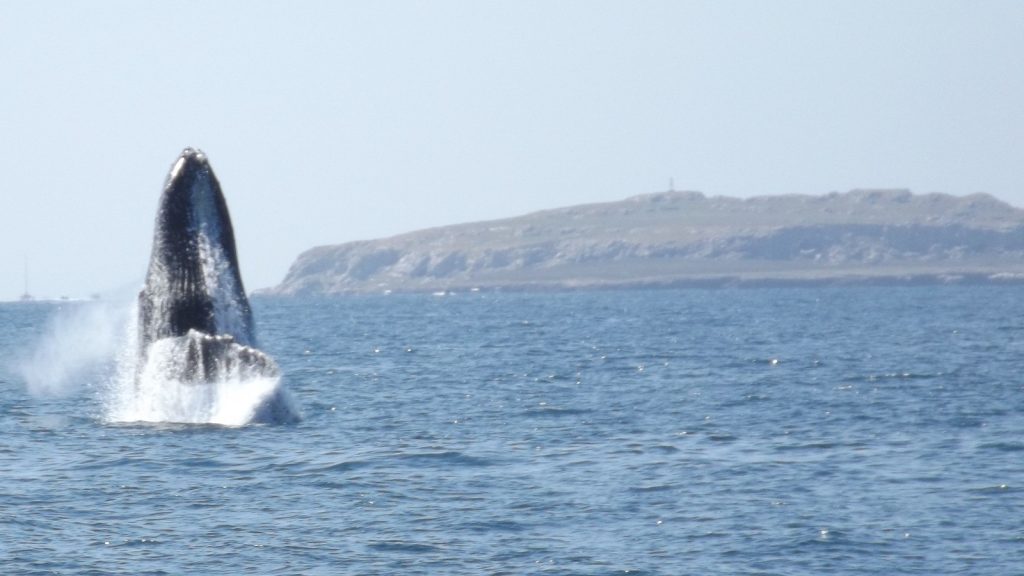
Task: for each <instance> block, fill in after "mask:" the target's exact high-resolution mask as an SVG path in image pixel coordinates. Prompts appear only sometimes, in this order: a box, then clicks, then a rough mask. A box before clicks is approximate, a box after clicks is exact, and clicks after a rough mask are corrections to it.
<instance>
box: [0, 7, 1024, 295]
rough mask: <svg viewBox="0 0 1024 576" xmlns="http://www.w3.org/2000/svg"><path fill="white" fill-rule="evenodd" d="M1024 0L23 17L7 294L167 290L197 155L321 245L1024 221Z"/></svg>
mask: <svg viewBox="0 0 1024 576" xmlns="http://www.w3.org/2000/svg"><path fill="white" fill-rule="evenodd" d="M1022 30H1024V2H1018V1H980V0H972V1H942V0H926V1H911V0H906V1H898V2H897V1H891V0H886V1H870V0H851V1H839V0H836V1H823V0H810V1H786V0H781V1H772V2H768V1H722V0H716V1H706V2H696V1H683V0H675V1H666V2H659V1H640V2H635V1H619V2H608V1H595V0H580V1H536V2H534V1H523V0H516V1H507V2H486V1H480V0H466V1H459V2H454V1H431V2H412V1H392V2H369V1H365V2H358V3H356V2H338V1H333V2H293V1H280V2H227V1H218V2H190V1H175V2H137V1H134V0H133V1H125V2H109V1H103V0H98V1H91V2H39V3H34V2H13V1H0V70H2V71H3V74H4V76H5V79H4V82H3V89H2V90H0V133H2V136H0V171H2V174H3V178H2V179H0V194H2V196H0V198H2V211H0V214H2V217H3V225H2V226H0V270H2V271H3V272H2V273H0V299H11V298H15V297H17V295H18V294H20V293H21V291H22V282H23V278H22V267H23V262H24V260H25V259H26V258H27V259H28V261H29V263H30V268H31V272H30V282H31V285H30V288H31V291H32V292H33V293H35V294H37V295H39V296H58V295H64V294H66V295H70V296H84V295H87V294H89V293H91V292H94V291H105V290H109V289H112V288H116V287H119V286H125V285H130V284H131V283H133V282H140V281H141V278H142V277H143V275H144V273H145V268H146V266H147V263H148V258H149V249H150V241H151V236H152V225H153V218H154V213H155V210H156V202H157V198H158V196H159V193H160V189H161V185H162V184H163V180H164V177H165V175H166V172H167V170H168V169H169V168H170V165H171V163H172V162H173V161H174V159H175V157H176V155H177V154H178V152H180V150H181V149H182V148H183V147H185V146H196V147H199V148H202V149H203V150H205V151H206V152H207V154H208V155H209V156H210V159H211V161H212V163H213V166H214V169H215V170H216V172H217V175H218V176H219V178H220V180H221V183H222V185H223V187H224V190H225V193H226V195H227V199H228V204H229V206H230V208H231V212H232V215H233V219H234V224H235V231H236V235H237V239H238V246H239V256H240V259H241V263H242V272H243V275H244V279H245V282H246V286H247V288H248V289H250V290H252V289H255V288H260V287H265V286H269V285H273V284H275V283H277V282H278V281H280V280H281V278H282V277H283V276H284V274H285V272H286V271H287V268H288V266H289V264H290V263H291V262H292V261H293V259H294V258H295V257H296V256H297V255H298V254H299V253H300V252H301V251H302V250H305V249H307V248H310V247H313V246H315V245H320V244H333V243H340V242H345V241H350V240H360V239H368V238H375V237H380V236H387V235H392V234H397V233H401V232H406V231H411V230H414V229H418V228H423V227H429V226H439V225H444V224H453V223H458V222H465V221H474V220H481V219H491V218H500V217H505V216H514V215H518V214H522V213H526V212H530V211H534V210H539V209H545V208H554V207H558V206H565V205H571V204H578V203H584V202H601V201H611V200H618V199H621V198H625V197H628V196H632V195H635V194H641V193H646V192H653V191H658V190H663V189H666V188H667V187H668V181H669V178H670V177H671V178H674V179H675V187H676V188H677V189H690V190H700V191H703V192H705V193H707V194H709V195H730V196H752V195H761V194H783V193H809V194H823V193H827V192H829V191H833V190H840V191H843V190H848V189H851V188H858V187H907V188H911V189H912V190H914V191H916V192H948V193H951V194H958V195H962V194H969V193H972V192H977V191H984V192H989V193H991V194H993V195H995V196H997V197H999V198H1002V199H1004V200H1007V201H1009V202H1011V203H1012V204H1015V205H1018V206H1024V185H1022V184H1024V146H1022V143H1021V139H1022V136H1024V72H1022V70H1024V69H1022V67H1021V57H1022V55H1024V34H1022V33H1021V31H1022Z"/></svg>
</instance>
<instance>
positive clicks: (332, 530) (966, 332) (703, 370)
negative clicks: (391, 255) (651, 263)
mask: <svg viewBox="0 0 1024 576" xmlns="http://www.w3.org/2000/svg"><path fill="white" fill-rule="evenodd" d="M1022 295H1024V289H1022V288H1021V287H1019V286H1013V287H1011V286H930V287H901V288H893V287H884V288H883V287H828V288H808V289H804V288H783V289H767V288H764V289H736V290H731V289H719V290H660V291H621V292H617V291H608V292H573V293H556V294H505V293H460V294H454V295H448V296H444V297H437V296H430V295H414V296H413V295H410V296H404V295H403V296H400V295H390V296H373V297H343V298H335V299H323V300H312V301H290V300H275V299H265V298H261V299H256V300H254V302H253V304H254V307H255V314H256V320H257V323H258V329H259V333H260V336H261V340H262V348H263V349H264V350H265V351H266V352H268V353H269V354H270V355H272V356H273V357H274V358H275V359H276V360H277V362H278V364H279V365H280V367H281V369H282V371H283V372H284V374H285V377H284V385H285V386H286V387H287V388H288V389H289V390H290V391H291V394H292V396H293V397H294V399H295V400H296V402H297V404H298V405H299V407H300V409H301V412H302V416H303V418H302V420H301V422H299V423H297V424H289V425H248V426H222V425H214V424H176V423H160V422H150V423H139V422H124V421H118V419H114V418H111V409H110V404H111V385H110V382H111V379H112V378H113V376H112V373H113V372H114V371H115V368H114V366H115V364H114V359H115V357H116V355H117V354H118V353H122V352H123V351H124V347H125V344H124V340H125V338H124V329H123V324H124V322H125V317H126V315H127V314H128V313H127V312H126V309H120V308H118V307H116V306H110V305H97V304H74V303H64V304H60V305H58V304H45V303H34V304H15V303H10V304H2V305H0V351H2V358H3V361H2V362H0V572H2V573H4V574H243V573H249V574H595V575H596V574H627V573H628V574H665V575H675V574H765V575H767V574H779V575H800V574H807V575H811V574H815V575H817V574H873V575H875V574H877V575H891V574H922V575H923V574H928V575H935V574H972V575H1006V574H1019V573H1022V572H1024V298H1022Z"/></svg>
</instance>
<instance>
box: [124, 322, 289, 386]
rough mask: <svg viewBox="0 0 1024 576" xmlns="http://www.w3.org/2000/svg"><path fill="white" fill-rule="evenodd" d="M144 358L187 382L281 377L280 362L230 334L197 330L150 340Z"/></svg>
mask: <svg viewBox="0 0 1024 576" xmlns="http://www.w3.org/2000/svg"><path fill="white" fill-rule="evenodd" d="M144 358H145V360H144V362H145V363H146V364H148V363H155V364H156V366H154V367H155V368H156V369H159V370H160V371H161V373H162V374H163V375H164V377H165V378H168V379H171V380H175V381H178V382H182V383H186V384H209V383H212V382H223V381H228V380H249V379H253V378H277V377H279V376H280V371H279V370H278V368H277V364H275V363H274V361H273V360H272V359H271V358H270V356H267V355H266V354H264V353H263V352H261V351H260V350H257V349H256V348H252V347H250V346H244V345H241V344H238V343H237V342H235V339H234V338H232V337H231V336H211V335H209V334H206V333H203V332H200V331H198V330H189V331H188V333H187V334H185V335H184V336H176V337H172V338H161V339H160V340H157V341H156V342H153V343H151V344H150V345H149V346H148V348H147V350H146V353H145V354H144ZM147 368H148V366H144V367H143V369H144V370H145V369H147Z"/></svg>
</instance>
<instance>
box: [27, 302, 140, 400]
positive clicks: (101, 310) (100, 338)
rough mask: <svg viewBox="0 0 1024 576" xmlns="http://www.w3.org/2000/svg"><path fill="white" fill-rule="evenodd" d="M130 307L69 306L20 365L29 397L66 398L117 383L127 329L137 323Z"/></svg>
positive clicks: (58, 313)
mask: <svg viewBox="0 0 1024 576" xmlns="http://www.w3.org/2000/svg"><path fill="white" fill-rule="evenodd" d="M131 308H132V307H131V306H130V305H129V304H127V303H122V304H117V303H110V302H67V303H64V304H62V305H61V306H60V307H59V308H57V309H56V311H55V313H54V314H53V315H52V316H51V317H50V319H49V320H48V321H47V325H46V328H45V329H44V331H43V334H42V336H41V337H40V338H39V339H38V340H37V341H35V342H33V343H32V344H31V346H30V348H29V349H28V350H27V353H26V354H25V355H24V356H22V357H21V358H20V359H19V360H18V361H16V366H15V368H16V370H17V372H18V373H19V374H20V375H21V377H22V379H23V380H24V382H25V387H26V390H27V391H28V393H29V394H30V395H32V396H35V397H67V396H71V395H74V394H76V393H78V392H80V391H81V390H82V389H83V388H94V389H98V388H99V387H98V386H96V384H97V383H101V382H103V381H105V380H107V379H109V378H111V377H112V375H113V373H114V371H115V366H116V363H115V361H114V357H115V355H116V354H117V352H118V350H119V349H120V347H121V342H122V338H121V335H122V334H123V333H124V326H125V325H126V324H128V323H129V322H130V318H132V317H133V314H132V313H131V312H132V310H131Z"/></svg>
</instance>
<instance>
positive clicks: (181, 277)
mask: <svg viewBox="0 0 1024 576" xmlns="http://www.w3.org/2000/svg"><path fill="white" fill-rule="evenodd" d="M138 330H139V333H138V344H139V350H138V362H137V364H136V366H137V373H136V378H137V379H138V378H140V377H141V375H142V373H143V372H146V373H152V371H154V370H156V371H158V372H159V374H160V377H161V378H165V379H168V380H173V381H176V382H182V383H186V384H190V385H191V384H194V385H197V386H201V385H209V384H213V383H216V382H221V381H224V380H227V379H236V380H245V379H251V378H278V377H279V370H278V368H277V364H276V363H275V362H274V361H273V360H272V359H271V358H270V357H269V356H268V355H267V354H265V353H264V352H262V351H261V350H259V349H258V348H257V347H256V344H257V343H256V336H255V331H254V328H253V319H252V308H251V307H250V305H249V299H248V298H247V297H246V295H245V288H244V286H243V284H242V277H241V274H240V273H239V270H238V255H237V251H236V249H235V236H234V230H233V229H232V226H231V217H230V216H229V215H228V207H227V203H226V202H225V200H224V194H223V192H222V191H221V188H220V183H219V182H218V181H217V177H216V176H215V175H214V173H213V170H212V169H211V167H210V163H209V161H208V160H207V157H206V155H205V154H203V152H202V151H200V150H197V149H193V148H186V149H185V150H184V151H183V152H182V153H181V155H180V156H178V159H177V161H175V163H174V165H173V166H172V167H171V171H170V173H169V174H168V176H167V180H166V183H165V184H164V188H163V193H162V195H161V197H160V202H159V207H158V209H157V215H156V225H155V231H154V234H153V250H152V254H151V256H150V261H149V270H148V272H147V274H146V283H145V285H144V287H143V289H142V291H141V292H140V293H139V305H138ZM295 418H296V416H295V413H294V410H293V409H292V407H291V405H290V402H289V401H288V399H287V398H286V397H285V396H284V392H283V391H282V390H280V389H275V390H274V393H273V394H272V395H270V396H269V397H268V398H266V399H264V401H263V402H262V403H261V404H260V405H258V406H257V407H255V408H254V413H253V418H252V421H289V420H294V419H295Z"/></svg>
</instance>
